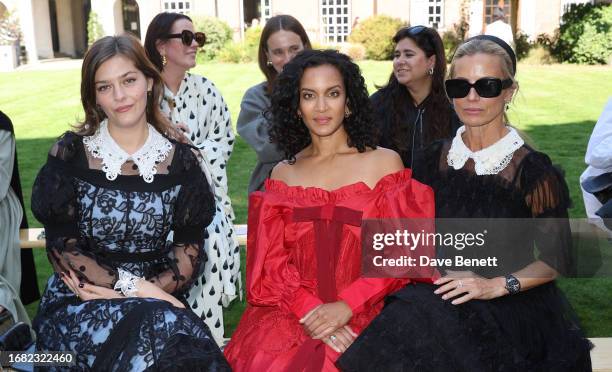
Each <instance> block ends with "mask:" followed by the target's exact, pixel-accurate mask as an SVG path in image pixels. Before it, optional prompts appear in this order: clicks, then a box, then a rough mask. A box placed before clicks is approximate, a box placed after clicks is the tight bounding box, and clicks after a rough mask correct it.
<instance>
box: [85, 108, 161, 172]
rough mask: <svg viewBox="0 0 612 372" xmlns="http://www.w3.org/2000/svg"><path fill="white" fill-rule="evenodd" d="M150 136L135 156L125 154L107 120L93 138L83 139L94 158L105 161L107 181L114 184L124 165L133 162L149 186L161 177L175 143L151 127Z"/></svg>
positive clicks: (103, 169) (101, 124)
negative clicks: (161, 168)
mask: <svg viewBox="0 0 612 372" xmlns="http://www.w3.org/2000/svg"><path fill="white" fill-rule="evenodd" d="M147 125H148V127H149V134H148V136H147V140H146V141H145V143H144V145H142V147H141V148H140V149H138V151H136V152H135V153H133V154H132V155H130V154H128V153H127V152H125V151H124V150H123V149H122V148H121V147H119V145H118V144H117V142H115V140H114V139H113V137H111V135H110V133H109V132H108V121H107V119H104V121H102V122H101V123H100V127H99V128H98V130H97V131H96V133H94V134H93V135H92V136H86V137H84V138H83V144H84V145H85V147H86V148H87V150H88V151H89V152H90V153H91V155H92V156H93V157H95V158H98V159H101V160H102V171H103V172H104V173H105V174H106V178H107V179H108V180H110V181H113V180H114V179H116V178H117V176H118V175H120V174H121V166H122V165H123V163H125V162H126V161H128V160H132V161H133V162H134V164H136V166H138V172H139V173H140V175H141V176H142V178H143V179H144V180H145V182H147V183H151V182H153V176H154V175H155V174H157V164H158V163H160V162H162V161H164V159H166V157H167V156H168V154H169V153H170V150H172V143H170V141H168V139H166V138H165V137H164V136H162V135H161V134H159V133H158V132H157V130H155V128H154V127H153V126H152V125H151V124H147Z"/></svg>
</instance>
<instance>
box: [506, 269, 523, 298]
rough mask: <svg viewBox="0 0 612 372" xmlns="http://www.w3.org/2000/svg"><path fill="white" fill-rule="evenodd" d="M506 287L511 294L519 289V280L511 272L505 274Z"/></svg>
mask: <svg viewBox="0 0 612 372" xmlns="http://www.w3.org/2000/svg"><path fill="white" fill-rule="evenodd" d="M506 289H507V290H508V292H509V293H510V294H511V295H513V294H517V293H519V292H520V291H521V282H519V280H518V279H517V278H516V277H515V276H514V275H512V274H508V275H506Z"/></svg>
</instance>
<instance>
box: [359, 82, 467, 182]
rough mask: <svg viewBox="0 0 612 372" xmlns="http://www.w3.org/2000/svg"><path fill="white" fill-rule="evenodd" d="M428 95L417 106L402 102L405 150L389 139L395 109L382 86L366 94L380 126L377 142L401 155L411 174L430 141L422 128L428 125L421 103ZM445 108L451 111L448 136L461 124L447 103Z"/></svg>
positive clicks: (416, 171)
mask: <svg viewBox="0 0 612 372" xmlns="http://www.w3.org/2000/svg"><path fill="white" fill-rule="evenodd" d="M429 99H430V96H427V98H425V100H423V102H421V103H420V104H419V105H418V106H414V105H412V104H411V103H410V102H406V105H407V111H406V116H405V117H404V125H405V128H406V131H407V133H406V136H405V140H406V141H407V142H408V145H407V146H406V149H405V150H402V149H399V148H398V147H397V146H396V145H395V143H394V140H393V137H394V134H393V133H391V128H392V123H393V115H394V111H395V110H393V107H392V105H393V100H392V99H391V98H390V97H388V96H387V93H386V92H385V89H384V88H383V89H380V90H378V91H377V92H376V93H374V94H372V96H370V101H371V102H372V106H373V108H374V120H375V122H376V123H377V124H378V126H379V129H380V139H379V143H378V144H379V145H380V146H382V147H386V148H388V149H391V150H394V151H396V152H397V153H398V154H399V155H400V156H401V158H402V162H403V163H404V167H406V168H411V169H412V170H413V172H414V174H418V173H419V172H420V170H419V166H420V164H422V163H423V161H424V159H423V150H424V148H425V147H427V145H429V144H430V142H428V140H427V138H426V135H425V128H426V127H427V126H428V125H429V116H428V113H427V112H426V111H425V106H426V104H427V101H428V100H429ZM447 109H448V110H450V114H451V115H450V117H451V120H450V122H449V124H448V125H449V126H450V129H451V130H450V136H449V138H452V137H453V136H454V135H455V133H456V132H457V129H458V128H459V127H461V125H462V124H461V122H460V121H459V117H458V116H457V114H456V113H455V110H454V109H453V108H452V106H451V104H450V103H449V105H448V108H447ZM437 139H441V138H434V139H433V140H437Z"/></svg>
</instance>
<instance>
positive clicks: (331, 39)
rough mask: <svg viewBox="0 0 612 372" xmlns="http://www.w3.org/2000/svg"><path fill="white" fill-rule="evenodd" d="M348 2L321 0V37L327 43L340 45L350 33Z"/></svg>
mask: <svg viewBox="0 0 612 372" xmlns="http://www.w3.org/2000/svg"><path fill="white" fill-rule="evenodd" d="M350 18H351V17H350V9H349V1H348V0H321V20H322V23H323V37H324V40H325V42H327V43H342V42H344V41H346V39H347V38H348V35H349V34H350V33H351V23H350V21H349V20H350Z"/></svg>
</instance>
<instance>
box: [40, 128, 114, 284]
mask: <svg viewBox="0 0 612 372" xmlns="http://www.w3.org/2000/svg"><path fill="white" fill-rule="evenodd" d="M79 144H80V141H79V137H78V136H77V135H75V134H73V133H66V134H65V135H64V136H62V137H61V138H60V140H59V141H58V142H57V143H56V144H55V146H54V147H53V148H52V149H51V151H50V152H49V156H48V159H47V163H46V164H45V165H44V166H43V167H42V169H41V170H40V172H39V173H38V176H37V177H36V180H35V181H34V186H33V188H32V212H33V213H34V216H35V217H36V218H37V219H38V220H39V221H40V222H41V223H42V224H43V225H44V227H45V234H46V241H47V243H46V247H47V256H48V258H49V261H50V262H51V265H52V266H53V269H54V270H55V272H57V273H62V272H63V273H67V272H68V271H69V270H72V271H74V272H75V273H76V274H77V276H78V277H79V278H80V279H81V280H83V281H85V282H88V283H92V284H95V285H99V286H103V287H107V288H113V286H114V283H115V281H116V280H117V271H116V270H115V269H114V268H113V267H112V266H111V265H109V264H108V263H106V262H104V260H103V259H101V258H100V257H97V256H96V255H95V253H94V252H95V250H96V242H95V241H94V240H93V239H92V238H87V237H83V236H81V235H80V233H79V229H78V216H79V213H80V211H79V203H78V200H77V191H76V189H75V185H74V183H73V177H72V175H71V173H72V171H73V170H74V168H75V167H76V166H77V165H76V162H77V161H78V156H77V155H78V153H79V152H78V150H77V149H78V147H79Z"/></svg>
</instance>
